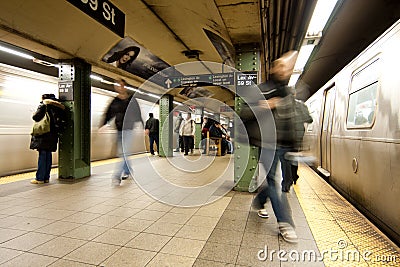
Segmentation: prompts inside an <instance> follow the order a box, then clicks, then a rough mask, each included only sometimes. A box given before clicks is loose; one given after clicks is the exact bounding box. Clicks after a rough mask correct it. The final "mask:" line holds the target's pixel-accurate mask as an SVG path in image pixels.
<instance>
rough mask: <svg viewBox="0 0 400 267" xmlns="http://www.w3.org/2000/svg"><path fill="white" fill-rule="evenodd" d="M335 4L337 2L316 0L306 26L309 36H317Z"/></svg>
mask: <svg viewBox="0 0 400 267" xmlns="http://www.w3.org/2000/svg"><path fill="white" fill-rule="evenodd" d="M336 2H337V0H318V2H317V5H316V6H315V9H314V12H313V15H312V17H311V21H310V24H309V25H308V29H307V33H308V34H309V35H318V34H319V33H320V32H322V30H323V29H324V27H325V25H326V22H327V21H328V19H329V16H330V15H331V13H332V11H333V8H334V7H335V5H336Z"/></svg>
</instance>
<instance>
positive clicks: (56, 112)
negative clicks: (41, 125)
mask: <svg viewBox="0 0 400 267" xmlns="http://www.w3.org/2000/svg"><path fill="white" fill-rule="evenodd" d="M64 110H65V106H64V105H63V104H61V103H60V102H58V100H57V99H56V97H55V95H54V94H44V95H42V101H41V102H40V105H39V107H38V108H37V110H36V112H35V113H34V114H33V116H32V119H33V120H34V121H36V122H39V121H41V120H42V119H43V118H44V117H45V116H46V113H47V114H48V116H49V118H50V131H49V132H47V133H44V134H41V135H36V136H35V135H32V137H31V143H30V149H34V150H37V151H38V152H39V158H38V169H37V171H36V178H35V179H34V180H32V181H31V183H32V184H43V183H48V182H49V181H50V171H51V164H52V156H51V152H55V151H56V150H57V143H58V135H59V133H60V131H61V130H62V125H63V123H64V122H65V112H64Z"/></svg>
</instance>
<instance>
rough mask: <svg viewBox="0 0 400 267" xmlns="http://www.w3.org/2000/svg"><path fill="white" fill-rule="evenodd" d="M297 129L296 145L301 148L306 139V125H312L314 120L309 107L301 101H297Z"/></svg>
mask: <svg viewBox="0 0 400 267" xmlns="http://www.w3.org/2000/svg"><path fill="white" fill-rule="evenodd" d="M295 104H296V106H295V112H296V116H295V129H296V145H297V147H298V148H301V145H302V142H303V137H304V132H305V129H304V123H312V122H313V118H312V117H311V115H310V112H309V111H308V108H307V106H306V105H305V104H304V103H303V102H302V101H300V100H297V99H296V100H295Z"/></svg>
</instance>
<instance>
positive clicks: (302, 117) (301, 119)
mask: <svg viewBox="0 0 400 267" xmlns="http://www.w3.org/2000/svg"><path fill="white" fill-rule="evenodd" d="M312 122H313V118H312V117H311V115H310V112H309V111H308V108H307V106H306V104H304V102H303V101H301V100H298V99H295V117H294V127H295V133H296V137H295V145H294V149H293V152H295V153H296V152H300V151H301V150H302V147H303V137H304V132H305V127H304V124H305V123H312ZM286 158H288V157H286ZM290 163H291V173H292V180H293V184H296V183H297V180H298V179H299V175H298V174H297V171H298V168H299V162H298V160H296V159H292V160H290Z"/></svg>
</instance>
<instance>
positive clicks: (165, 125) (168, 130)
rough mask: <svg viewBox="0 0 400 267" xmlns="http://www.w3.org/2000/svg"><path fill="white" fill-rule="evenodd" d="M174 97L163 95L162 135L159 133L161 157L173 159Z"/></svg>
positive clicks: (161, 106) (161, 102)
mask: <svg viewBox="0 0 400 267" xmlns="http://www.w3.org/2000/svg"><path fill="white" fill-rule="evenodd" d="M173 100H174V98H173V96H172V95H163V96H162V97H161V99H160V133H159V140H160V142H159V149H160V151H159V155H160V156H162V157H172V155H173V152H172V151H173V147H172V146H173V140H172V136H173V135H172V134H173V133H172V130H173V128H174V125H173V117H172V113H171V112H172V110H173Z"/></svg>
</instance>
